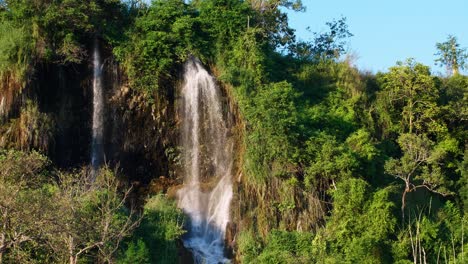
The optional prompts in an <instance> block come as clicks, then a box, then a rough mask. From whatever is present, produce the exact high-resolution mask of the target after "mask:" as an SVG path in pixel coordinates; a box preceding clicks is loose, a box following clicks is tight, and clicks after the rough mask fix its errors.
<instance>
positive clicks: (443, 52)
mask: <svg viewBox="0 0 468 264" xmlns="http://www.w3.org/2000/svg"><path fill="white" fill-rule="evenodd" d="M436 48H437V53H436V54H435V55H437V56H439V58H437V59H436V60H435V61H436V64H438V65H443V66H445V67H446V69H447V73H450V72H451V73H452V75H457V74H458V73H459V71H460V69H462V70H463V69H464V68H465V65H466V60H467V59H468V53H467V51H466V48H460V44H459V43H458V42H457V38H456V37H455V36H452V35H449V36H448V37H447V41H445V42H442V43H437V44H436Z"/></svg>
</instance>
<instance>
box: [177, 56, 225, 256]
mask: <svg viewBox="0 0 468 264" xmlns="http://www.w3.org/2000/svg"><path fill="white" fill-rule="evenodd" d="M184 79H185V84H184V86H183V88H182V106H181V117H182V122H183V125H182V146H183V148H184V156H183V158H184V166H185V171H184V172H185V179H184V187H183V188H181V189H180V190H179V192H178V198H179V203H178V205H179V207H180V208H182V209H183V210H184V212H185V213H186V214H187V215H188V216H189V217H190V228H189V232H188V234H187V235H186V236H185V238H184V245H185V247H186V248H188V249H189V250H190V251H192V253H193V256H194V260H195V262H196V263H206V264H211V263H228V262H229V260H228V259H226V258H225V257H224V234H225V231H226V226H227V224H228V222H229V205H230V202H231V198H232V182H231V170H232V162H233V157H232V151H233V144H232V142H231V140H230V139H229V138H228V136H227V132H228V129H227V127H226V120H225V118H224V117H223V113H222V105H221V97H220V91H219V88H218V87H217V86H216V83H215V81H214V79H213V77H212V76H211V75H210V74H209V73H208V72H207V71H206V70H205V69H204V68H203V66H202V65H201V63H200V62H199V61H198V60H196V59H190V60H189V61H188V62H187V63H186V65H185V75H184ZM202 182H203V183H202ZM213 186H214V187H213Z"/></svg>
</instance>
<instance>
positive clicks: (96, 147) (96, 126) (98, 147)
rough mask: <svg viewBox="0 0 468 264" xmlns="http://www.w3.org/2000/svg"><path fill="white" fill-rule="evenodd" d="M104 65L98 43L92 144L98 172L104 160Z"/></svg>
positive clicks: (96, 44)
mask: <svg viewBox="0 0 468 264" xmlns="http://www.w3.org/2000/svg"><path fill="white" fill-rule="evenodd" d="M101 67H102V65H101V56H100V54H99V47H98V42H97V41H96V42H95V44H94V51H93V70H94V71H93V138H92V144H91V166H92V168H93V170H96V169H97V168H98V167H99V166H100V165H101V163H102V159H103V156H104V154H103V147H102V139H103V130H104V128H103V119H104V116H103V114H104V113H103V109H104V99H103V91H102V68H101Z"/></svg>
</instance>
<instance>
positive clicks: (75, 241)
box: [44, 168, 141, 264]
mask: <svg viewBox="0 0 468 264" xmlns="http://www.w3.org/2000/svg"><path fill="white" fill-rule="evenodd" d="M59 178H60V187H59V190H58V191H57V192H56V196H55V199H56V201H58V202H57V205H58V208H56V210H55V211H53V212H51V218H53V219H55V221H56V224H54V225H50V226H48V227H47V229H46V230H44V231H45V233H47V236H48V241H49V244H50V245H51V247H52V249H53V251H54V252H55V254H56V255H57V256H60V258H61V261H65V259H68V262H69V263H70V264H76V263H78V260H79V258H80V257H81V256H82V255H84V254H87V253H90V252H91V251H96V250H97V252H98V256H99V257H100V258H101V260H102V261H105V262H110V261H112V259H113V256H114V254H115V253H116V251H117V250H118V248H119V245H120V243H121V242H122V240H123V239H124V238H125V237H127V236H128V235H130V234H131V232H132V231H133V229H134V228H136V227H137V226H138V224H139V222H140V220H141V218H140V217H138V216H137V212H136V209H135V208H134V207H133V206H131V207H130V208H128V209H126V208H125V203H126V202H127V200H128V197H129V194H130V192H131V190H132V188H131V187H129V188H124V189H123V191H122V192H121V191H120V188H121V187H120V184H119V181H118V179H117V178H116V176H115V174H114V173H113V172H112V171H110V170H109V169H108V168H103V169H101V170H100V171H99V173H98V175H97V177H96V179H95V180H93V177H92V176H91V174H90V173H87V172H86V171H82V173H79V174H61V175H59Z"/></svg>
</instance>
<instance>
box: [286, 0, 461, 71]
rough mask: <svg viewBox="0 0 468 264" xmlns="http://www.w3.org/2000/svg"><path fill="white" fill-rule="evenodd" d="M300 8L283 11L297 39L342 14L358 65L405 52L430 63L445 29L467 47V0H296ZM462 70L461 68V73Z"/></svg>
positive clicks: (377, 67)
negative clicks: (304, 7) (292, 10)
mask: <svg viewBox="0 0 468 264" xmlns="http://www.w3.org/2000/svg"><path fill="white" fill-rule="evenodd" d="M302 2H303V4H304V5H305V6H306V12H303V13H302V12H288V16H289V24H290V26H291V27H292V28H294V29H296V35H297V37H298V38H299V39H301V40H310V39H311V38H312V33H311V32H309V31H307V30H306V28H307V27H310V30H311V31H312V32H321V31H326V29H327V27H326V25H325V23H326V22H328V21H332V20H333V19H338V18H340V17H341V16H344V17H346V18H347V24H348V29H349V30H350V32H351V33H353V34H354V36H353V37H351V38H350V39H349V44H350V45H349V50H350V51H351V52H353V53H355V54H356V55H357V57H358V59H357V61H356V65H357V66H358V67H359V68H360V69H361V70H371V71H373V72H377V71H386V70H387V68H388V67H390V66H393V65H395V63H396V61H398V60H400V61H402V60H405V59H406V58H408V57H412V58H415V59H416V60H417V61H418V62H421V63H423V64H425V65H428V66H430V67H431V68H432V70H433V71H434V72H445V71H444V69H442V68H439V67H437V66H435V65H434V59H435V56H434V53H436V48H435V44H436V43H437V42H444V41H445V40H446V39H447V35H448V34H452V35H454V36H456V37H457V38H458V42H459V43H460V45H461V47H468V0H302ZM466 72H467V70H465V73H466Z"/></svg>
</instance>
